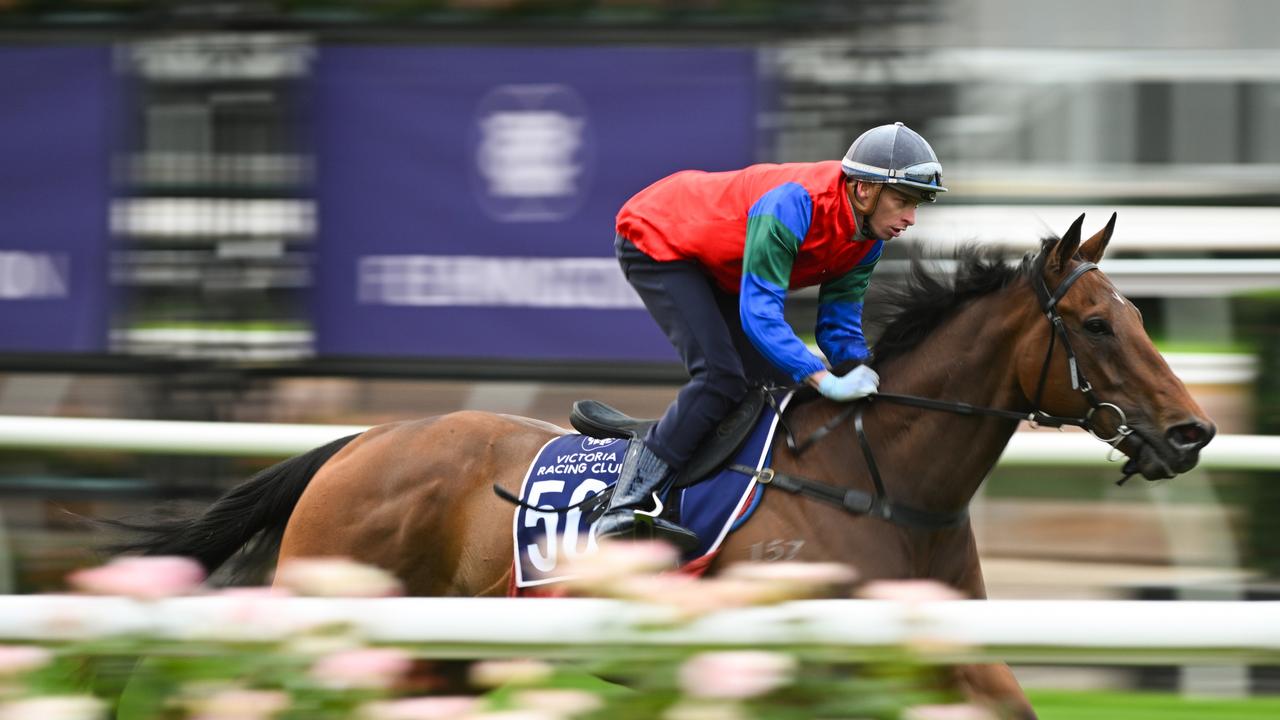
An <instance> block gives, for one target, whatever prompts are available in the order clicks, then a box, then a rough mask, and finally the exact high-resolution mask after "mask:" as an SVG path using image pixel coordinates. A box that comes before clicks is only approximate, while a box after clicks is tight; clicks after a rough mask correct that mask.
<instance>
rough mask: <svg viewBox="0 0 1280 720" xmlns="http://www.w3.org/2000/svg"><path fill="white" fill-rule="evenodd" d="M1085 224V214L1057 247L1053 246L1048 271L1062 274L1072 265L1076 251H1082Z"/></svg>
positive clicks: (1081, 215)
mask: <svg viewBox="0 0 1280 720" xmlns="http://www.w3.org/2000/svg"><path fill="white" fill-rule="evenodd" d="M1083 224H1084V213H1081V214H1080V217H1078V218H1076V221H1075V222H1073V223H1071V228H1070V229H1069V230H1067V234H1066V235H1063V236H1062V239H1061V240H1059V241H1058V244H1057V245H1054V246H1053V250H1052V251H1051V252H1052V254H1051V255H1050V262H1049V266H1048V270H1049V271H1050V272H1052V273H1055V274H1058V273H1062V272H1064V271H1065V270H1066V269H1067V266H1068V265H1070V264H1071V258H1073V257H1075V256H1076V251H1077V250H1079V249H1080V226H1081V225H1083Z"/></svg>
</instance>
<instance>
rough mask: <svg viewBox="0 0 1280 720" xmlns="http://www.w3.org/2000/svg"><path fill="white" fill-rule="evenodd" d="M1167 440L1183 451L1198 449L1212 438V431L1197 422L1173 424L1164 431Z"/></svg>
mask: <svg viewBox="0 0 1280 720" xmlns="http://www.w3.org/2000/svg"><path fill="white" fill-rule="evenodd" d="M1165 437H1167V438H1169V442H1170V443H1171V444H1172V445H1173V446H1174V447H1176V448H1178V449H1179V450H1182V451H1183V452H1191V451H1193V450H1199V449H1200V448H1202V447H1204V446H1205V445H1207V444H1208V443H1209V440H1211V439H1212V438H1213V432H1212V431H1211V430H1210V429H1209V428H1207V427H1205V426H1204V425H1203V424H1201V423H1198V422H1188V423H1182V424H1181V425H1174V426H1173V427H1171V428H1169V430H1168V432H1166V433H1165Z"/></svg>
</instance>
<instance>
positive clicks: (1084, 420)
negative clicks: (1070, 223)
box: [730, 262, 1138, 530]
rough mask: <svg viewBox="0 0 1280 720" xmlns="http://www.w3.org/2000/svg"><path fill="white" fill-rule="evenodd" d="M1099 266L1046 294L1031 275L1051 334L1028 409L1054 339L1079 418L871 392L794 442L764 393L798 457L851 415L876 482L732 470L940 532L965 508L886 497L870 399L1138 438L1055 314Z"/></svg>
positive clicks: (1128, 466)
mask: <svg viewBox="0 0 1280 720" xmlns="http://www.w3.org/2000/svg"><path fill="white" fill-rule="evenodd" d="M1097 269H1098V266H1097V265H1096V264H1094V263H1091V262H1082V263H1080V264H1079V265H1077V266H1076V267H1075V268H1073V269H1072V271H1071V272H1070V273H1069V274H1068V275H1067V276H1066V277H1065V278H1064V279H1063V280H1062V283H1061V284H1059V285H1058V288H1057V289H1056V290H1055V291H1053V292H1050V291H1049V288H1048V286H1047V285H1045V282H1044V278H1043V277H1041V276H1040V275H1037V276H1036V281H1035V282H1034V283H1033V284H1032V287H1033V288H1034V289H1035V291H1036V297H1037V298H1038V299H1039V300H1040V309H1041V311H1042V312H1044V315H1045V317H1046V319H1048V321H1049V325H1050V327H1052V328H1053V332H1052V333H1050V335H1049V349H1048V351H1047V352H1046V353H1045V356H1044V363H1043V364H1042V365H1041V367H1040V379H1039V381H1038V383H1037V384H1036V395H1035V400H1034V401H1033V403H1032V407H1033V408H1039V407H1040V403H1041V401H1042V400H1043V396H1044V389H1045V384H1046V381H1047V380H1048V376H1049V366H1050V364H1051V363H1052V361H1053V350H1054V346H1055V345H1056V344H1057V341H1058V340H1059V339H1060V340H1061V341H1062V347H1063V349H1064V350H1065V351H1066V353H1067V366H1068V368H1069V371H1070V373H1071V388H1072V389H1073V390H1076V391H1079V392H1080V393H1082V394H1083V395H1084V397H1085V400H1086V401H1088V403H1089V412H1087V413H1086V414H1085V416H1084V417H1065V416H1060V415H1050V414H1048V413H1045V412H1042V411H1040V410H1039V409H1034V410H1031V411H1030V412H1018V411H1015V410H1002V409H1000V408H991V407H983V406H980V405H971V404H969V403H962V402H952V401H948V400H935V399H933V398H925V397H918V396H915V395H899V394H894V393H876V394H874V395H869V396H867V397H866V398H864V399H863V400H861V401H858V402H855V403H853V404H850V405H849V406H848V407H847V408H845V409H844V410H842V411H840V412H839V413H838V414H837V415H836V416H835V417H833V418H831V419H830V420H828V421H827V422H826V423H823V425H822V426H820V427H819V428H818V429H816V430H814V431H813V432H812V433H810V434H809V436H808V437H806V438H805V439H804V440H797V439H796V436H795V434H794V433H793V432H792V430H791V427H790V426H789V425H787V423H786V421H785V420H784V419H782V412H781V410H780V408H779V407H778V406H777V401H776V400H775V399H774V398H773V396H772V395H768V396H767V397H768V399H769V402H770V403H771V404H773V407H774V410H775V411H777V413H778V417H779V422H780V423H781V424H782V426H783V428H784V429H785V430H786V436H787V447H788V448H790V449H791V451H792V452H793V453H795V454H796V455H800V454H801V453H803V452H804V451H805V450H807V449H809V448H810V447H812V446H813V445H814V444H815V443H817V442H818V441H820V440H822V439H823V438H824V437H826V436H827V435H829V434H831V432H833V431H834V430H836V429H837V428H838V427H840V426H841V425H843V424H845V423H846V422H848V421H849V419H850V418H853V426H854V431H855V432H856V434H857V437H858V444H859V446H860V447H861V449H862V455H863V458H864V459H865V461H866V463H867V470H868V471H869V473H870V475H871V481H872V482H873V483H874V484H875V494H874V495H872V494H870V493H866V492H863V491H861V490H853V489H847V488H841V487H836V486H834V485H829V484H826V483H821V482H818V481H816V480H810V479H808V478H802V477H797V476H792V475H787V474H784V473H778V472H775V471H774V470H773V469H772V468H765V469H764V470H759V471H757V470H756V469H755V468H752V467H748V466H745V465H731V466H730V467H731V468H732V469H733V470H736V471H738V472H742V473H746V474H748V475H754V476H755V477H756V480H757V481H758V482H760V483H761V484H763V485H771V486H774V487H777V488H779V489H781V490H786V491H787V492H790V493H793V494H801V495H806V496H808V497H812V498H814V499H816V500H820V501H823V502H827V503H830V504H833V505H836V506H838V507H841V508H842V509H844V510H845V511H846V512H849V513H852V514H855V515H870V516H872V517H878V518H882V519H884V520H890V521H892V522H896V523H899V524H903V525H908V526H911V527H916V528H920V529H925V530H941V529H945V528H949V527H954V526H956V525H959V524H960V523H962V522H964V520H965V519H967V518H968V515H969V512H968V508H967V507H966V508H962V509H960V510H957V511H954V512H943V513H940V512H933V511H929V510H920V509H917V508H912V507H909V506H906V505H900V504H896V503H893V502H892V501H890V500H889V498H888V493H887V492H886V491H885V487H884V480H883V479H882V477H881V475H880V468H879V465H878V464H877V463H876V460H875V454H874V453H873V452H872V449H871V443H870V441H869V440H868V439H867V433H866V431H865V430H864V429H863V424H862V416H863V413H864V412H865V411H866V409H867V406H868V405H870V404H871V402H873V401H875V400H882V401H885V402H891V403H894V404H897V405H908V406H911V407H918V408H923V409H925V410H937V411H940V412H950V413H956V414H958V415H982V416H986V417H995V418H1001V419H1004V420H1016V421H1019V422H1021V421H1026V422H1028V423H1031V424H1032V425H1035V426H1041V427H1056V428H1061V427H1064V426H1068V425H1070V426H1072V427H1078V428H1082V429H1084V430H1086V431H1088V432H1089V434H1090V435H1093V436H1094V437H1095V438H1097V439H1099V440H1101V441H1102V442H1104V443H1106V444H1108V445H1110V446H1111V447H1112V449H1113V450H1112V451H1113V452H1115V451H1117V450H1119V446H1120V443H1122V442H1124V440H1125V439H1126V438H1129V437H1131V436H1132V437H1138V436H1135V435H1133V429H1132V428H1130V427H1129V425H1128V418H1127V417H1126V416H1125V414H1124V411H1123V410H1121V409H1120V408H1119V407H1118V406H1117V405H1115V404H1113V403H1108V402H1102V401H1100V400H1098V398H1097V395H1095V394H1094V392H1093V386H1092V385H1090V384H1089V382H1088V380H1086V379H1085V377H1084V374H1083V373H1081V372H1080V365H1079V363H1078V362H1077V361H1076V354H1075V350H1074V349H1073V348H1072V347H1071V341H1070V340H1069V339H1068V337H1067V329H1066V325H1065V323H1064V322H1063V320H1062V315H1060V314H1059V313H1058V303H1059V302H1060V301H1061V300H1062V298H1063V297H1064V296H1065V295H1066V294H1067V291H1068V290H1070V289H1071V286H1072V285H1074V284H1075V283H1076V281H1077V280H1079V279H1080V278H1081V277H1083V276H1084V274H1085V273H1087V272H1089V271H1091V270H1097ZM1100 410H1110V411H1111V412H1114V413H1115V414H1116V416H1117V417H1118V418H1119V420H1120V422H1119V425H1117V427H1116V430H1115V434H1114V435H1112V436H1110V437H1103V436H1102V435H1100V434H1099V433H1098V431H1097V428H1096V427H1095V426H1094V415H1095V414H1096V413H1098V412H1099V411H1100ZM1121 472H1122V473H1123V474H1124V475H1123V477H1121V478H1120V480H1119V481H1117V483H1116V484H1117V485H1123V484H1124V483H1125V482H1126V481H1128V479H1129V478H1130V477H1132V476H1133V475H1134V474H1136V473H1137V472H1138V468H1137V461H1136V459H1130V460H1129V462H1127V463H1125V465H1124V467H1123V469H1122V470H1121Z"/></svg>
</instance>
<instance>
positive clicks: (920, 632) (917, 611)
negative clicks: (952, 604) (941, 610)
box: [858, 580, 966, 655]
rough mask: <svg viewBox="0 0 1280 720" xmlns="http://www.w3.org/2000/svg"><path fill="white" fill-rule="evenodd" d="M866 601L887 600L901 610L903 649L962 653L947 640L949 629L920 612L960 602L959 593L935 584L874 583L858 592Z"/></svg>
mask: <svg viewBox="0 0 1280 720" xmlns="http://www.w3.org/2000/svg"><path fill="white" fill-rule="evenodd" d="M858 596H859V597H862V598H865V599H867V600H889V601H892V602H896V603H900V604H901V605H902V606H903V614H902V619H903V621H904V623H905V624H906V628H907V630H908V631H909V633H910V634H909V636H908V637H907V639H906V641H905V643H904V645H905V646H906V647H907V649H909V650H911V651H913V652H918V653H925V654H931V655H948V654H955V653H958V652H961V651H963V650H965V649H966V646H965V645H964V644H963V643H959V642H956V641H955V640H953V639H950V638H949V637H948V635H950V634H952V633H951V632H950V630H951V628H948V627H945V626H941V625H939V624H938V621H937V620H936V619H935V618H932V617H930V616H929V614H928V613H927V612H925V610H924V606H925V605H926V604H928V603H934V602H947V601H951V600H963V599H964V595H961V594H960V592H959V591H957V590H955V589H954V588H952V587H950V586H949V585H945V584H943V583H940V582H937V581H936V580H877V581H875V582H872V583H868V584H867V586H866V587H864V588H862V590H860V591H859V592H858Z"/></svg>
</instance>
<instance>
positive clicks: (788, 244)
mask: <svg viewBox="0 0 1280 720" xmlns="http://www.w3.org/2000/svg"><path fill="white" fill-rule="evenodd" d="M812 215H813V200H812V198H810V197H809V193H808V192H807V191H806V190H805V189H804V188H803V187H801V186H800V185H798V184H795V183H787V184H784V185H779V186H778V187H776V188H774V189H772V190H770V191H769V192H767V193H765V194H764V195H763V196H761V198H760V199H759V200H757V201H756V203H755V204H754V205H752V206H751V211H750V213H749V214H748V216H747V238H746V246H745V249H744V251H743V258H742V286H741V295H740V296H739V301H738V314H739V317H740V319H741V321H742V329H743V331H744V332H745V333H746V335H747V337H748V338H749V339H750V340H751V343H752V344H753V345H755V347H756V349H758V350H759V351H760V353H761V354H762V355H764V356H765V358H767V359H768V360H769V362H771V363H773V364H774V365H775V366H776V367H778V368H779V369H781V370H783V371H784V372H786V373H787V374H788V375H789V376H791V378H792V379H794V380H795V381H796V382H808V381H809V380H810V378H812V377H814V376H816V375H819V374H821V373H825V372H826V363H824V362H823V361H822V358H820V357H818V356H817V355H815V354H813V353H812V352H810V351H809V348H808V347H807V346H806V345H805V344H804V341H802V340H801V339H800V338H799V337H796V334H795V331H794V330H792V329H791V326H790V325H789V324H787V321H786V318H785V317H784V315H783V306H784V304H785V302H786V297H787V287H788V286H789V285H790V279H791V268H792V266H793V265H794V263H795V258H796V254H797V252H799V249H800V243H801V242H803V241H804V236H805V234H806V233H808V231H809V223H810V220H811V218H812Z"/></svg>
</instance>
